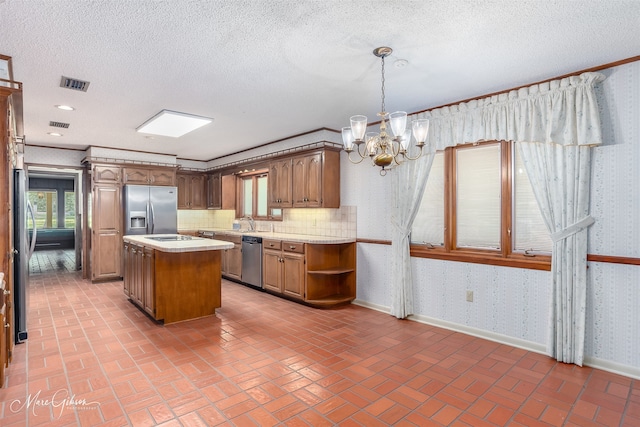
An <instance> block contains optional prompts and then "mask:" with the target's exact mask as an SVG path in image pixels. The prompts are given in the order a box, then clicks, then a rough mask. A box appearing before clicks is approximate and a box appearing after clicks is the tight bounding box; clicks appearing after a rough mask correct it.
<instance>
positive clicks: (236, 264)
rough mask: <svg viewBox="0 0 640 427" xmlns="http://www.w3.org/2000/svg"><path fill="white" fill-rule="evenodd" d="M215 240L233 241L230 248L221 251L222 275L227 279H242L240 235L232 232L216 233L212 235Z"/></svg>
mask: <svg viewBox="0 0 640 427" xmlns="http://www.w3.org/2000/svg"><path fill="white" fill-rule="evenodd" d="M214 238H215V239H216V240H222V241H225V242H231V243H233V248H232V249H224V250H223V251H222V260H221V270H222V276H223V277H226V278H227V279H232V280H238V281H239V280H241V279H242V236H237V235H232V234H218V233H216V235H215V236H214Z"/></svg>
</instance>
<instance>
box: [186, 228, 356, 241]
mask: <svg viewBox="0 0 640 427" xmlns="http://www.w3.org/2000/svg"><path fill="white" fill-rule="evenodd" d="M198 231H200V232H202V231H205V232H213V233H214V236H213V238H214V239H215V235H216V234H226V235H231V236H255V237H262V238H263V239H275V240H286V241H288V242H300V243H310V244H320V245H330V244H339V243H353V242H355V241H356V239H353V238H348V237H332V236H314V235H311V234H293V233H274V232H271V231H236V230H228V229H221V228H199V229H198Z"/></svg>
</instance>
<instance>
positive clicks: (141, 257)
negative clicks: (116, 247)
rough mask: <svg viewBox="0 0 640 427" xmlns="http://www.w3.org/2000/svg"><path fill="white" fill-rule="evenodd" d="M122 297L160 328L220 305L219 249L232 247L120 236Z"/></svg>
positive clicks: (209, 312)
mask: <svg viewBox="0 0 640 427" xmlns="http://www.w3.org/2000/svg"><path fill="white" fill-rule="evenodd" d="M123 241H124V293H125V295H126V296H127V297H129V299H130V300H131V301H132V302H133V303H134V304H136V305H137V306H139V307H140V308H141V309H142V310H144V311H145V312H147V313H148V314H149V315H150V316H151V317H153V318H154V319H156V320H158V321H163V322H164V323H165V324H168V323H174V322H179V321H183V320H189V319H196V318H199V317H204V316H210V315H213V314H214V313H215V309H216V308H218V307H220V306H221V291H220V287H221V269H220V260H221V256H220V254H221V251H222V250H224V249H230V248H231V247H233V244H232V243H229V242H223V241H219V240H211V239H202V238H198V237H188V236H180V235H175V234H173V235H165V234H162V235H141V236H124V237H123Z"/></svg>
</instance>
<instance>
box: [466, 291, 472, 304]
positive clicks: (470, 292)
mask: <svg viewBox="0 0 640 427" xmlns="http://www.w3.org/2000/svg"><path fill="white" fill-rule="evenodd" d="M467 301H469V302H473V291H467Z"/></svg>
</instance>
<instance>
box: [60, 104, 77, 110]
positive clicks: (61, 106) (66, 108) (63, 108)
mask: <svg viewBox="0 0 640 427" xmlns="http://www.w3.org/2000/svg"><path fill="white" fill-rule="evenodd" d="M56 108H59V109H60V110H64V111H73V110H75V108H73V107H72V106H70V105H56Z"/></svg>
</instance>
